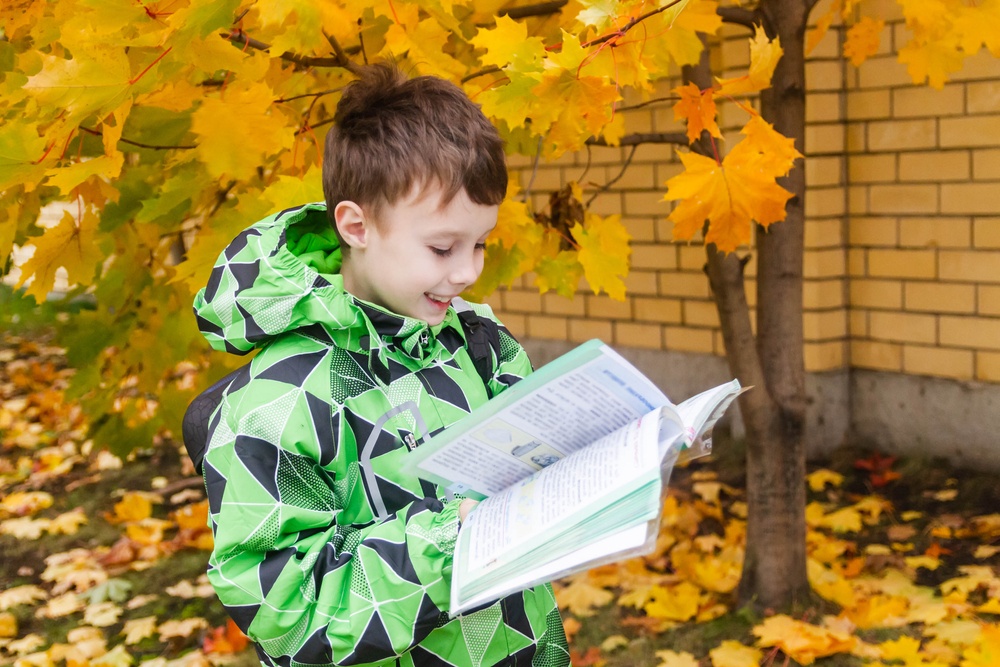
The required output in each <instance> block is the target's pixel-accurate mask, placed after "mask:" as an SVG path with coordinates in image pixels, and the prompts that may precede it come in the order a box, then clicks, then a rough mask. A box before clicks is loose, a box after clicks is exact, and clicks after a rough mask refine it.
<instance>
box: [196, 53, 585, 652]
mask: <svg viewBox="0 0 1000 667" xmlns="http://www.w3.org/2000/svg"><path fill="white" fill-rule="evenodd" d="M335 120H336V126H335V128H334V129H332V130H331V131H330V133H329V135H328V137H327V144H326V150H325V161H324V164H323V185H324V195H325V199H326V203H325V205H324V204H322V203H319V204H307V205H304V206H299V207H297V208H293V209H288V210H286V211H282V212H280V213H277V214H275V215H273V216H270V217H269V218H266V219H265V220H262V221H261V222H258V223H257V224H255V225H253V226H252V227H250V228H249V229H247V230H245V231H244V232H243V233H242V234H240V235H239V236H238V237H237V238H236V239H235V240H234V241H233V242H232V243H231V244H230V245H229V247H228V248H226V250H225V251H224V252H223V253H222V255H221V256H220V258H219V261H218V262H217V264H216V266H215V268H214V270H213V272H212V276H211V278H210V280H209V282H208V285H207V287H206V288H204V289H203V290H202V291H201V292H200V293H199V294H198V296H197V297H196V299H195V313H196V315H197V318H198V323H199V326H200V328H201V330H202V332H203V333H204V335H205V337H206V338H207V339H208V340H209V342H210V343H211V344H212V346H213V347H215V348H217V349H224V350H227V351H229V352H234V353H237V354H244V353H246V352H248V351H250V350H251V349H253V348H260V352H259V354H258V355H257V356H256V357H255V358H254V359H253V362H252V363H251V364H250V365H249V366H248V367H245V369H244V371H242V372H241V373H239V374H238V375H237V376H236V379H235V380H233V382H232V384H231V385H230V386H229V388H228V389H227V390H226V394H225V397H224V399H223V401H222V404H221V406H220V408H219V409H218V410H217V411H216V413H215V414H214V415H213V417H212V419H211V423H210V434H209V438H210V440H209V450H208V453H207V454H206V457H205V462H204V469H205V479H206V485H207V491H208V497H209V502H210V508H211V510H210V514H211V524H212V528H213V531H214V534H215V547H214V550H213V552H212V555H211V558H210V562H209V571H208V575H209V579H210V580H211V582H212V584H213V585H214V586H215V589H216V591H217V592H218V595H219V598H220V599H221V600H222V602H223V604H224V605H225V606H226V608H227V610H228V611H229V613H230V615H231V616H232V617H233V619H234V620H235V621H236V623H237V624H238V625H239V626H240V628H241V629H242V630H243V631H244V632H245V633H247V634H248V635H249V636H250V638H251V639H252V640H253V641H254V642H255V645H256V647H257V653H258V655H259V657H260V659H261V662H262V663H263V664H265V665H282V666H284V667H291V666H293V665H334V664H337V665H359V664H374V665H396V666H409V665H413V666H423V665H441V666H447V665H456V666H459V665H461V666H477V667H478V666H480V665H482V666H486V665H538V666H543V665H544V666H546V667H556V666H560V665H567V664H568V663H569V657H568V651H567V648H566V638H565V634H564V632H563V628H562V622H561V619H560V617H559V612H558V609H557V608H556V606H555V603H554V598H553V595H552V590H551V587H549V586H543V587H538V588H535V589H532V590H528V591H524V592H523V593H519V594H516V595H512V596H510V597H507V598H504V599H502V600H499V601H497V602H496V603H493V604H491V605H487V606H485V607H484V608H482V609H479V610H476V611H474V612H471V613H469V614H466V615H464V616H462V617H460V618H456V619H451V620H450V619H449V618H448V614H447V612H448V604H449V592H450V585H451V567H452V559H453V553H454V544H455V539H456V536H457V532H458V530H459V527H460V521H461V519H462V518H464V515H465V513H467V512H468V511H469V509H470V506H471V505H472V503H471V501H468V500H465V501H463V500H462V499H459V498H456V499H450V500H449V499H446V498H441V497H438V491H437V489H436V488H435V487H434V485H431V484H429V483H427V482H424V481H422V480H420V479H419V478H417V476H416V475H415V474H414V471H413V470H412V469H411V466H410V465H408V464H407V460H406V457H407V454H408V453H409V451H410V450H411V449H412V448H414V447H416V446H418V445H419V444H420V443H421V442H423V441H424V440H425V439H426V438H427V437H428V436H430V435H432V434H434V433H436V432H438V431H440V430H441V429H443V428H445V427H447V426H449V425H450V424H452V423H454V422H455V421H457V420H458V419H459V418H461V417H462V416H464V415H465V414H467V413H468V412H470V411H471V410H472V409H473V408H475V407H477V406H479V405H481V404H483V403H485V402H486V401H487V400H488V399H489V397H490V396H492V395H495V394H497V393H498V392H501V391H503V390H504V389H505V388H507V387H508V386H510V385H512V384H513V383H515V382H517V381H518V380H519V379H521V378H522V377H523V376H525V375H526V374H527V373H529V372H530V370H531V367H530V364H529V362H528V359H527V356H526V355H525V352H524V350H523V349H522V348H521V346H520V345H519V344H518V343H517V342H516V341H515V340H514V339H513V338H512V337H511V336H510V334H509V333H508V332H507V331H506V330H505V329H504V328H503V327H502V326H499V325H498V326H499V346H498V347H497V349H496V350H494V351H493V353H492V359H491V362H492V363H491V366H490V368H491V376H490V377H488V378H484V377H481V376H480V374H479V372H478V371H477V369H476V366H475V362H474V361H473V359H472V358H471V357H470V354H469V351H468V349H467V341H466V336H467V333H466V330H465V328H464V327H463V326H462V324H461V323H460V322H459V317H458V315H457V313H456V310H455V307H456V305H458V306H462V304H464V302H461V301H459V300H457V299H456V297H457V296H458V295H459V294H460V293H461V292H462V291H463V290H464V289H465V288H466V287H468V286H469V285H471V284H472V283H473V282H474V281H475V280H476V279H477V278H478V277H479V274H480V272H481V271H482V268H483V250H484V246H485V242H486V238H487V236H488V235H489V232H490V231H491V230H492V229H493V227H494V226H495V224H496V219H497V208H498V205H499V204H500V202H501V201H502V200H503V198H504V194H505V192H506V188H507V172H506V167H505V164H504V155H503V150H502V144H501V141H500V139H499V137H498V135H497V133H496V131H495V129H494V128H493V127H492V126H491V125H490V124H489V123H488V121H487V120H486V119H485V117H484V116H483V115H482V113H481V112H480V110H479V109H478V107H476V106H475V105H473V104H472V103H471V102H470V101H469V99H468V98H467V97H466V96H465V95H464V93H463V92H462V91H461V90H460V89H459V88H458V87H456V86H454V85H452V84H450V83H448V82H445V81H443V80H440V79H436V78H431V77H420V78H416V79H411V80H407V79H406V78H405V77H403V76H402V75H400V74H399V73H398V71H397V70H395V69H393V68H391V67H388V66H381V65H379V66H372V67H369V68H366V69H365V71H364V72H363V74H362V75H361V77H360V79H359V80H357V81H355V82H353V83H352V84H350V85H349V86H348V87H347V88H346V89H345V91H344V93H343V96H342V99H341V101H340V103H339V104H338V107H337V112H336V117H335ZM467 305H468V304H466V306H467ZM472 308H473V309H474V310H475V312H476V313H477V314H478V315H479V316H480V317H482V318H492V311H491V310H490V309H489V308H488V307H487V306H481V305H473V306H472ZM492 321H493V320H491V322H492Z"/></svg>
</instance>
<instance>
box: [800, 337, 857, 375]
mask: <svg viewBox="0 0 1000 667" xmlns="http://www.w3.org/2000/svg"><path fill="white" fill-rule="evenodd" d="M846 347H847V345H846V343H845V342H844V341H828V342H824V343H805V345H803V350H802V352H803V354H804V359H805V366H806V371H808V372H810V373H819V372H822V371H832V370H836V369H838V368H843V367H844V356H845V348H846Z"/></svg>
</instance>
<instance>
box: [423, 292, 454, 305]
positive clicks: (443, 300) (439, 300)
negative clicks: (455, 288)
mask: <svg viewBox="0 0 1000 667" xmlns="http://www.w3.org/2000/svg"><path fill="white" fill-rule="evenodd" d="M424 296H426V297H427V298H428V299H430V300H431V301H433V302H434V303H436V304H439V305H442V306H447V305H449V304H450V303H451V297H450V296H438V295H437V294H431V293H429V292H424Z"/></svg>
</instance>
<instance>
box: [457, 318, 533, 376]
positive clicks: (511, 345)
mask: <svg viewBox="0 0 1000 667" xmlns="http://www.w3.org/2000/svg"><path fill="white" fill-rule="evenodd" d="M469 305H470V306H471V307H472V309H473V310H474V311H475V312H476V314H477V315H479V316H480V317H488V318H489V319H491V320H493V321H494V322H496V323H497V328H498V329H499V334H500V336H499V349H498V350H497V349H494V350H493V353H494V364H493V377H492V378H491V380H490V383H489V384H490V387H489V388H490V394H491V395H492V396H496V395H497V394H499V393H500V392H502V391H504V390H505V389H508V388H509V387H512V386H513V385H514V384H516V383H517V382H519V381H521V380H523V379H524V378H526V377H528V375H530V374H531V370H532V369H531V361H530V360H529V359H528V353H527V352H525V350H524V348H523V347H521V344H520V343H519V342H517V339H516V338H514V336H513V335H512V334H511V333H510V331H508V330H507V327H505V326H504V325H503V323H502V322H500V320H498V319H497V317H496V315H494V314H493V309H492V308H490V307H489V306H488V305H486V304H481V303H470V304H469Z"/></svg>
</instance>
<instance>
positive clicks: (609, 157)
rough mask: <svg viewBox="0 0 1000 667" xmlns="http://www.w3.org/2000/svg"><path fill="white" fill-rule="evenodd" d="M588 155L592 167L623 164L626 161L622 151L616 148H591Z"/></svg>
mask: <svg viewBox="0 0 1000 667" xmlns="http://www.w3.org/2000/svg"><path fill="white" fill-rule="evenodd" d="M588 153H589V155H590V166H591V167H593V166H595V165H599V164H621V162H622V160H624V159H625V154H624V153H622V149H621V148H617V147H615V146H591V147H590V150H589V151H588Z"/></svg>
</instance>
